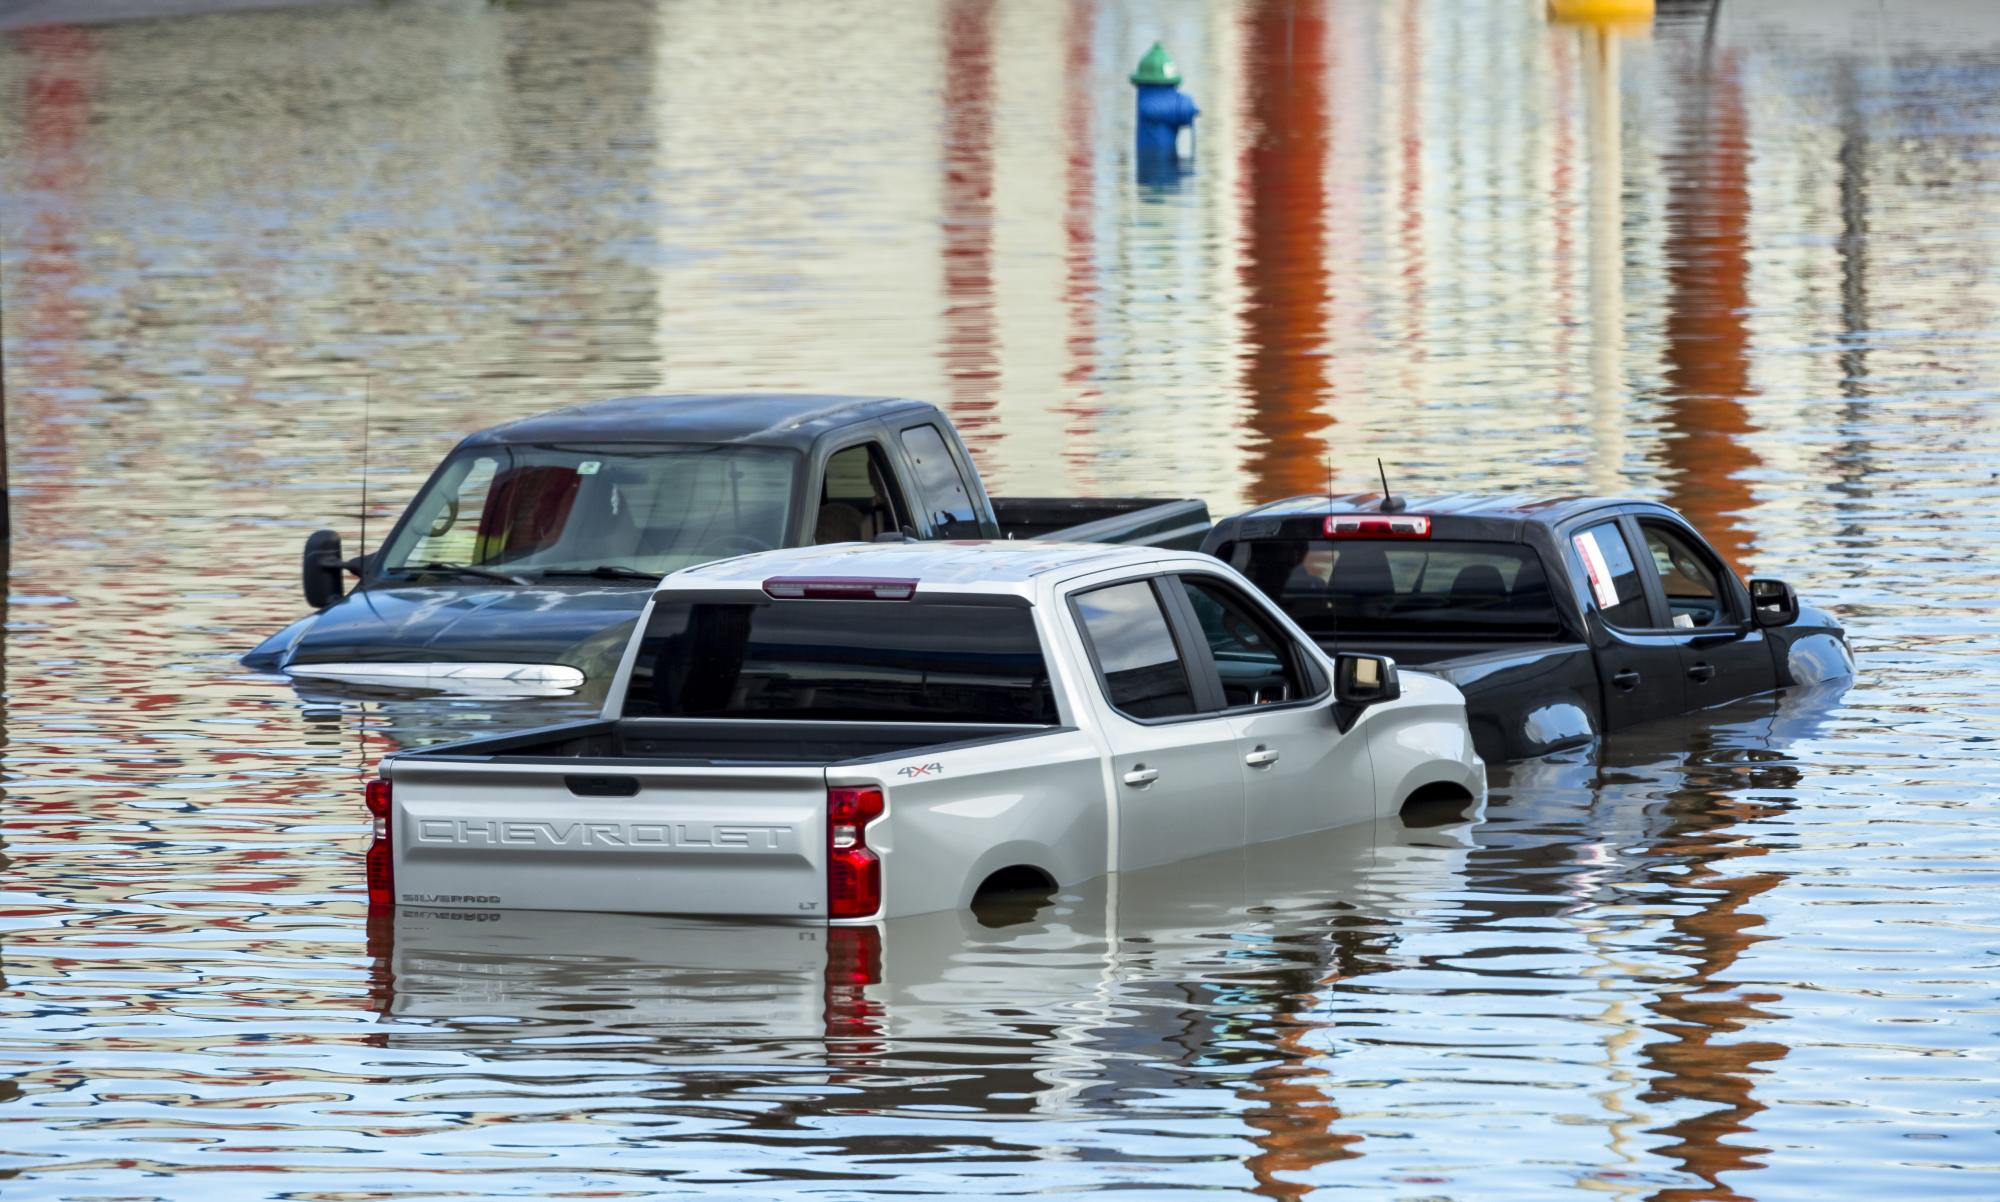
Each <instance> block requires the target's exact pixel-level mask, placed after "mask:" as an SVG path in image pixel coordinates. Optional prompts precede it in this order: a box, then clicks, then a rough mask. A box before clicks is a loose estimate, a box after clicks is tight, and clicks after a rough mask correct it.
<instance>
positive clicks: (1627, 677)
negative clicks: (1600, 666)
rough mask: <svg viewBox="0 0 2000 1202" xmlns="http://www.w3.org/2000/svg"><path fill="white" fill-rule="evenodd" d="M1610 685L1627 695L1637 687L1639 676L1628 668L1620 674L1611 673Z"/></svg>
mask: <svg viewBox="0 0 2000 1202" xmlns="http://www.w3.org/2000/svg"><path fill="white" fill-rule="evenodd" d="M1611 683H1612V684H1615V685H1617V686H1618V687H1619V688H1621V689H1624V690H1625V691H1626V692H1628V693H1629V692H1631V691H1632V690H1633V689H1636V688H1638V687H1639V674H1638V673H1637V672H1634V671H1633V670H1632V669H1630V668H1627V669H1625V670H1624V671H1622V672H1613V673H1612V674H1611Z"/></svg>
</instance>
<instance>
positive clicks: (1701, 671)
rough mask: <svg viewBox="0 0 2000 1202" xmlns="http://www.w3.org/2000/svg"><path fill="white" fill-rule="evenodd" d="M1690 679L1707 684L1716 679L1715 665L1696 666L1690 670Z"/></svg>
mask: <svg viewBox="0 0 2000 1202" xmlns="http://www.w3.org/2000/svg"><path fill="white" fill-rule="evenodd" d="M1688 679H1689V680H1693V681H1698V682H1700V683H1702V684H1707V683H1708V682H1709V681H1711V680H1714V679H1715V665H1714V664H1696V665H1695V666H1694V667H1692V668H1689V669H1688Z"/></svg>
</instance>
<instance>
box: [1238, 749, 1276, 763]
mask: <svg viewBox="0 0 2000 1202" xmlns="http://www.w3.org/2000/svg"><path fill="white" fill-rule="evenodd" d="M1243 762H1244V763H1246V764H1248V765H1250V766H1251V767H1252V768H1268V767H1270V766H1271V765H1272V764H1275V763H1277V762H1278V753H1277V752H1275V751H1272V750H1271V749H1269V748H1268V747H1259V748H1258V749H1257V750H1255V751H1253V752H1251V753H1250V754H1249V755H1246V756H1244V757H1243Z"/></svg>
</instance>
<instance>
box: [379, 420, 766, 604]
mask: <svg viewBox="0 0 2000 1202" xmlns="http://www.w3.org/2000/svg"><path fill="white" fill-rule="evenodd" d="M795 463H796V456H794V455H793V454H791V453H790V452H787V451H777V450H771V449H768V448H758V447H708V446H625V447H617V448H605V447H596V448H592V447H560V446H526V445H523V446H493V447H479V448H475V449H473V450H468V451H461V452H458V453H457V454H455V455H453V456H452V457H451V458H450V459H449V460H447V461H446V462H445V465H444V469H443V470H442V471H441V472H439V473H438V475H437V476H436V478H435V479H433V480H432V481H431V483H430V485H429V486H428V487H426V488H425V489H424V491H423V492H422V493H421V494H419V495H418V497H417V499H416V500H415V501H414V502H412V503H411V505H410V514H409V520H408V521H407V522H406V523H404V525H403V528H402V530H401V531H400V532H398V533H397V535H396V537H395V540H394V541H393V542H391V543H390V545H389V547H388V548H387V550H386V552H385V553H384V555H383V558H382V569H381V570H382V571H383V572H385V573H400V574H406V575H409V574H424V573H440V574H444V573H448V572H449V571H450V570H451V569H454V568H456V569H479V571H477V572H472V571H465V572H462V573H461V574H463V575H465V576H467V577H468V578H472V577H480V578H484V577H489V576H505V577H519V578H522V579H527V578H530V577H533V576H536V575H543V574H558V575H559V574H561V573H563V572H565V571H568V572H579V573H588V572H594V571H597V570H599V569H608V571H605V572H603V573H602V574H604V575H607V576H609V575H617V574H622V573H621V571H620V570H621V569H622V570H623V572H626V573H631V574H634V575H638V574H643V575H645V576H648V577H659V576H663V575H665V574H667V573H668V572H672V571H677V570H678V569H680V568H684V567H688V566H690V565H693V564H697V563H705V562H707V561H708V560H711V559H722V558H725V557H727V556H731V555H744V554H748V553H750V552H752V551H766V550H770V549H771V548H773V547H778V546H782V545H783V544H784V542H785V524H786V519H787V516H788V514H789V513H790V510H791V498H792V476H793V468H794V465H795Z"/></svg>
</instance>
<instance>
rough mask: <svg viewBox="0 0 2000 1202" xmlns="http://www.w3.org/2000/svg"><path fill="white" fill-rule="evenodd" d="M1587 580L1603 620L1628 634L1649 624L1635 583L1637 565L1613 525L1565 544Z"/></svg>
mask: <svg viewBox="0 0 2000 1202" xmlns="http://www.w3.org/2000/svg"><path fill="white" fill-rule="evenodd" d="M1569 541H1570V542H1571V543H1573V544H1574V545H1575V546H1576V555H1577V558H1578V559H1581V560H1582V561H1583V570H1584V572H1585V573H1586V574H1587V575H1588V576H1589V577H1590V595H1591V597H1592V599H1593V600H1595V601H1596V602H1597V608H1598V609H1599V610H1600V611H1602V612H1603V614H1604V620H1605V621H1607V622H1609V623H1611V624H1612V625H1613V626H1623V627H1625V628H1626V629H1628V630H1643V629H1645V628H1646V627H1648V626H1651V625H1652V624H1653V616H1652V614H1651V613H1650V612H1648V610H1647V608H1646V591H1645V589H1644V588H1643V587H1642V586H1641V585H1640V583H1639V565H1638V564H1637V563H1635V562H1633V559H1632V549H1631V548H1630V547H1627V546H1626V545H1625V535H1624V534H1623V533H1621V532H1620V531H1619V529H1618V523H1616V522H1599V523H1598V524H1597V525H1595V526H1592V527H1590V528H1589V529H1587V530H1583V531H1580V532H1579V533H1577V534H1576V535H1575V536H1574V537H1572V538H1571V539H1570V540H1569Z"/></svg>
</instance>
